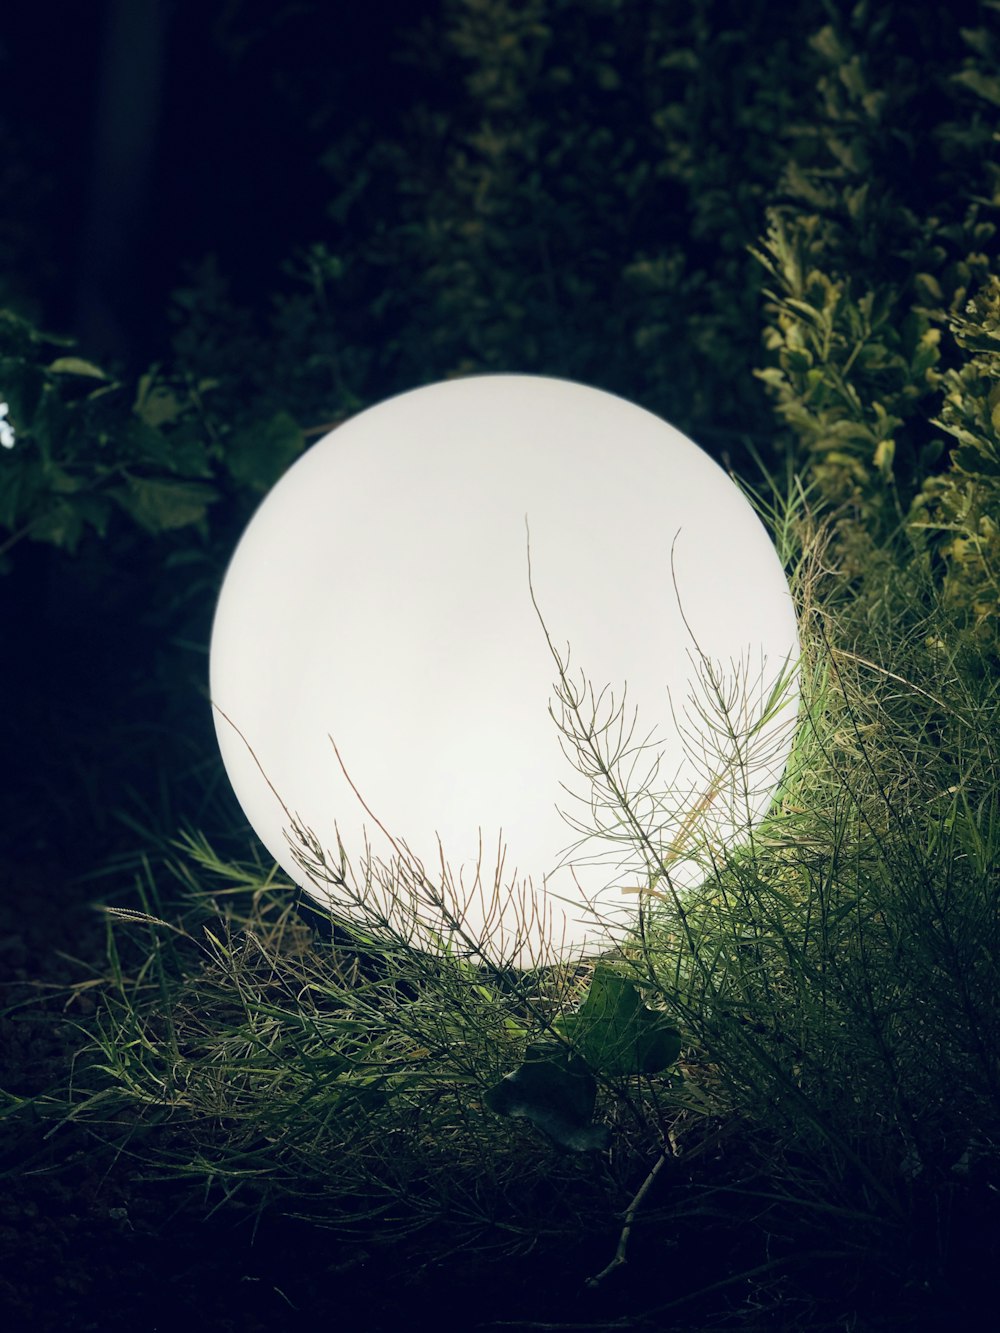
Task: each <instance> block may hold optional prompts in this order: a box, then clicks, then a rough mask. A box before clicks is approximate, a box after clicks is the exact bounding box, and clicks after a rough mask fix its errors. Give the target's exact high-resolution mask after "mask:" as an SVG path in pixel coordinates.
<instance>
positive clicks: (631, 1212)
mask: <svg viewBox="0 0 1000 1333" xmlns="http://www.w3.org/2000/svg"><path fill="white" fill-rule="evenodd" d="M669 1155H670V1154H669V1153H668V1151H667V1149H666V1148H664V1150H663V1152H662V1153H660V1155H659V1157H658V1158H657V1159H656V1162H655V1163H654V1165H653V1169H652V1171H650V1173H649V1175H648V1176H647V1177H646V1179H645V1180H644V1181H643V1182H642V1184H641V1185H640V1186H639V1188H638V1190H636V1193H635V1198H634V1199H633V1200H632V1202H631V1203H630V1204H629V1206H628V1211H627V1212H626V1213H625V1225H624V1226H623V1227H622V1231H621V1235H620V1236H619V1237H618V1248H617V1249H616V1250H615V1253H614V1257H613V1258H612V1260H611V1262H610V1263H609V1264H608V1265H607V1266H606V1267H605V1268H602V1269H601V1271H600V1272H599V1273H596V1274H595V1275H594V1276H593V1277H588V1278H587V1281H586V1284H585V1285H586V1286H588V1287H590V1288H591V1290H593V1289H594V1288H596V1287H599V1286H600V1285H601V1283H602V1282H603V1281H604V1279H605V1278H606V1277H610V1276H611V1274H612V1273H613V1272H614V1271H615V1270H616V1269H617V1268H621V1267H622V1265H623V1264H626V1263H628V1256H627V1253H626V1252H627V1250H628V1242H629V1237H630V1236H631V1234H632V1223H633V1222H634V1221H635V1215H636V1213H637V1212H638V1211H639V1209H640V1208H641V1207H642V1203H643V1200H644V1199H645V1197H646V1195H647V1194H648V1193H649V1191H650V1189H651V1188H652V1186H653V1181H654V1180H655V1179H656V1177H657V1176H658V1175H659V1173H660V1169H661V1167H662V1166H663V1164H664V1162H665V1161H666V1160H667V1158H668V1156H669Z"/></svg>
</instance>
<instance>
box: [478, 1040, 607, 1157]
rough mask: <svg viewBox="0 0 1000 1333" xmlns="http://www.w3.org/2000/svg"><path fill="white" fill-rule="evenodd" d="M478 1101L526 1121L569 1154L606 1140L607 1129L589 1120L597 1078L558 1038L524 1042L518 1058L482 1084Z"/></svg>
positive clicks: (599, 1145) (598, 1146)
mask: <svg viewBox="0 0 1000 1333" xmlns="http://www.w3.org/2000/svg"><path fill="white" fill-rule="evenodd" d="M483 1101H484V1103H485V1104H486V1106H487V1107H488V1108H489V1109H490V1110H491V1111H493V1112H494V1113H495V1114H496V1115H503V1116H510V1117H513V1118H515V1119H517V1118H519V1119H524V1120H529V1121H530V1122H531V1123H532V1124H533V1125H534V1126H535V1128H536V1129H539V1130H541V1132H542V1133H543V1134H544V1135H545V1136H546V1137H547V1138H548V1139H550V1140H551V1141H552V1142H553V1143H555V1144H556V1145H557V1146H558V1147H560V1148H564V1149H568V1150H569V1151H571V1152H601V1151H602V1150H603V1149H605V1148H607V1146H608V1144H609V1143H610V1142H611V1131H610V1130H609V1129H608V1127H607V1126H606V1125H595V1124H594V1122H593V1116H594V1105H595V1103H596V1101H597V1081H596V1080H595V1078H594V1076H593V1074H592V1073H591V1072H590V1070H589V1069H588V1068H587V1065H586V1063H585V1062H584V1061H583V1060H582V1059H581V1058H580V1057H579V1056H578V1055H576V1054H574V1052H573V1051H571V1050H570V1049H569V1048H568V1047H567V1046H564V1045H563V1043H562V1042H556V1041H540V1042H535V1043H534V1045H532V1046H529V1047H528V1049H527V1050H526V1051H525V1055H524V1062H523V1063H522V1064H520V1065H519V1066H518V1067H517V1069H515V1070H513V1072H512V1073H510V1074H506V1075H505V1076H504V1077H503V1078H502V1079H501V1080H500V1082H499V1083H496V1084H494V1086H493V1087H491V1088H488V1089H487V1090H486V1092H485V1093H484V1094H483Z"/></svg>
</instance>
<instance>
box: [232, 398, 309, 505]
mask: <svg viewBox="0 0 1000 1333" xmlns="http://www.w3.org/2000/svg"><path fill="white" fill-rule="evenodd" d="M303 443H304V441H303V438H302V432H301V430H300V429H299V426H298V423H297V422H296V421H295V420H294V419H293V418H292V417H290V416H289V415H288V413H287V412H278V413H276V415H275V416H273V417H271V418H270V420H269V421H261V422H259V423H257V424H256V425H253V426H244V427H243V428H242V429H241V430H238V431H237V432H235V434H233V435H232V436H231V438H230V439H229V440H227V441H226V458H225V462H226V467H227V468H228V469H229V472H230V475H231V476H232V478H233V480H234V481H237V482H239V483H240V485H242V486H248V487H249V488H250V489H251V490H254V491H259V492H261V493H263V492H264V491H268V490H270V488H271V487H272V486H273V485H274V483H275V482H276V481H277V480H278V478H279V477H280V476H282V474H283V473H284V472H286V471H287V470H288V468H289V466H290V465H291V464H292V463H293V462H294V461H295V459H296V458H298V456H299V454H300V453H301V452H302V446H303Z"/></svg>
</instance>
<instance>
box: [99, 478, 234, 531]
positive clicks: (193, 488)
mask: <svg viewBox="0 0 1000 1333" xmlns="http://www.w3.org/2000/svg"><path fill="white" fill-rule="evenodd" d="M110 494H111V495H112V496H113V498H114V499H115V500H116V501H117V502H118V504H120V505H121V507H122V508H123V509H124V510H125V512H126V513H127V514H130V515H131V517H132V518H134V519H135V521H136V522H137V523H138V524H139V525H140V527H143V528H145V529H146V530H147V532H167V531H169V530H170V529H172V528H185V527H187V526H188V525H189V524H191V523H197V522H198V521H199V520H200V519H202V518H204V516H205V513H206V511H207V510H208V506H209V505H210V504H211V503H212V501H213V500H214V499H215V498H216V495H215V491H214V490H213V488H212V487H211V486H205V485H203V484H201V483H200V482H197V481H172V480H169V479H165V478H160V477H129V478H128V480H127V483H126V485H125V486H118V487H115V489H114V490H113V491H111V492H110Z"/></svg>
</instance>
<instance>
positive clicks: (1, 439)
mask: <svg viewBox="0 0 1000 1333" xmlns="http://www.w3.org/2000/svg"><path fill="white" fill-rule="evenodd" d="M9 411H10V404H9V403H0V448H2V449H13V447H14V427H13V426H12V425H11V424H10V422H9V421H5V420H4V418H5V417H6V415H7V413H8V412H9Z"/></svg>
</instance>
